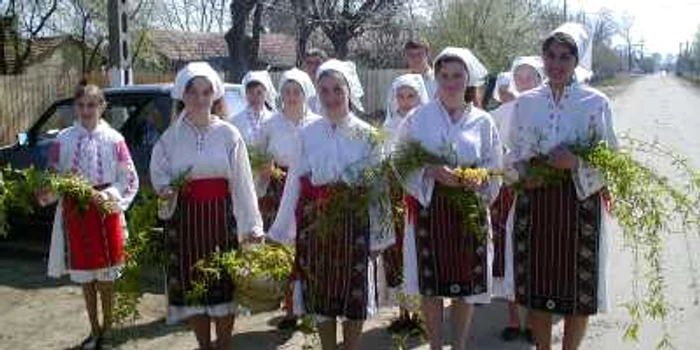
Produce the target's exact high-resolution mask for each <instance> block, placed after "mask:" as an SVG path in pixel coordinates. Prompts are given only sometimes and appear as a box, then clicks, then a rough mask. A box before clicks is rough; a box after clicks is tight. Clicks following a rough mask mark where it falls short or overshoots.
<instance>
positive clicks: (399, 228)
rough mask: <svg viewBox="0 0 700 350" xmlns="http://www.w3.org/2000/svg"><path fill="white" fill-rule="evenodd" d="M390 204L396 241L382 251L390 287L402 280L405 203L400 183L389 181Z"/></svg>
mask: <svg viewBox="0 0 700 350" xmlns="http://www.w3.org/2000/svg"><path fill="white" fill-rule="evenodd" d="M390 191H391V206H392V210H393V212H392V214H393V219H394V222H393V223H394V236H395V237H396V243H394V245H392V246H391V247H389V248H387V249H386V250H384V251H383V252H382V262H383V264H384V273H385V275H386V283H387V285H388V286H389V287H391V288H398V287H399V286H401V282H403V238H404V230H405V224H404V213H403V210H405V207H406V204H405V199H404V193H403V189H402V188H401V185H400V183H399V182H398V181H397V182H392V183H391V188H390Z"/></svg>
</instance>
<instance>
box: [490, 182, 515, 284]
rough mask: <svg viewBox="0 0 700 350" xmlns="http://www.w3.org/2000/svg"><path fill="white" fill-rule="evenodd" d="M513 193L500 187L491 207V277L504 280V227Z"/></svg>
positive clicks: (511, 204) (504, 187)
mask: <svg viewBox="0 0 700 350" xmlns="http://www.w3.org/2000/svg"><path fill="white" fill-rule="evenodd" d="M514 199H515V198H514V195H513V191H512V190H511V189H510V188H508V187H506V186H502V187H501V191H500V193H499V194H498V198H496V202H494V203H493V205H491V227H492V229H493V252H494V254H493V277H494V278H504V277H505V270H506V227H507V222H508V213H509V212H510V209H511V207H512V206H513V200H514Z"/></svg>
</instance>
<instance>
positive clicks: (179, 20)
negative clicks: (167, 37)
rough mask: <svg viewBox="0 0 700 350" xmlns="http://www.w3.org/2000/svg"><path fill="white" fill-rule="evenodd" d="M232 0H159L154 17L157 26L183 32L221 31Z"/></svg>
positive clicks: (226, 21) (225, 23) (224, 27)
mask: <svg viewBox="0 0 700 350" xmlns="http://www.w3.org/2000/svg"><path fill="white" fill-rule="evenodd" d="M231 2H232V0H159V1H157V2H156V4H157V8H156V11H154V15H155V16H154V19H155V21H156V22H157V24H158V26H159V27H163V28H169V29H176V30H181V31H185V32H212V31H218V32H223V31H224V30H225V29H226V28H227V27H228V25H229V23H230V21H229V18H230V17H229V16H228V12H227V11H226V9H227V8H229V7H230V6H231Z"/></svg>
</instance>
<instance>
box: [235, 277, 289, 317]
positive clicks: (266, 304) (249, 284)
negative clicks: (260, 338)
mask: <svg viewBox="0 0 700 350" xmlns="http://www.w3.org/2000/svg"><path fill="white" fill-rule="evenodd" d="M285 288H286V282H284V281H276V280H274V279H272V278H270V277H267V276H263V277H260V278H252V279H251V278H245V277H238V278H236V292H235V300H236V303H238V304H239V305H241V306H243V307H245V308H246V309H248V310H250V312H251V313H260V312H267V311H275V310H277V309H279V308H280V305H281V303H282V300H283V299H284V293H285Z"/></svg>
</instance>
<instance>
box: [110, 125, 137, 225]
mask: <svg viewBox="0 0 700 350" xmlns="http://www.w3.org/2000/svg"><path fill="white" fill-rule="evenodd" d="M114 152H115V156H116V161H117V162H116V163H117V164H116V165H117V168H116V171H117V176H116V180H115V181H114V183H112V184H111V185H110V186H109V187H108V188H106V189H104V190H103V192H104V193H107V195H108V196H110V197H111V198H112V199H113V200H115V201H116V202H117V204H118V205H119V208H120V209H121V211H122V212H124V211H126V210H127V209H129V205H131V202H132V201H133V200H134V197H136V193H137V192H138V190H139V176H138V174H137V173H136V167H135V166H134V162H133V160H132V159H131V154H130V153H129V148H128V147H127V146H126V142H124V140H123V139H122V140H119V141H118V142H117V143H116V144H115V145H114Z"/></svg>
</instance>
